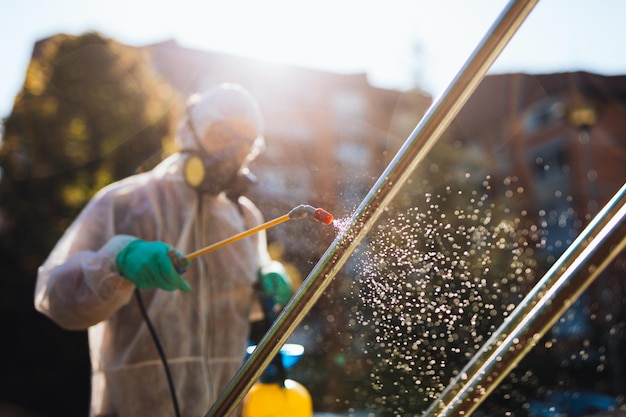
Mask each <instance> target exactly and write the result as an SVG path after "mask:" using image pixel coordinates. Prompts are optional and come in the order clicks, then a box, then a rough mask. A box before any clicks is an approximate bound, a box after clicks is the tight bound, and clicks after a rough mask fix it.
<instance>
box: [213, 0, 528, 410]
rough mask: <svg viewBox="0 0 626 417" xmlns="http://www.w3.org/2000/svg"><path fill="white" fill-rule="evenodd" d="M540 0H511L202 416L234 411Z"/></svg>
mask: <svg viewBox="0 0 626 417" xmlns="http://www.w3.org/2000/svg"><path fill="white" fill-rule="evenodd" d="M537 1H538V0H511V1H510V2H509V3H508V4H507V6H506V7H505V9H504V10H503V12H502V13H501V14H500V16H499V17H498V19H497V20H496V22H495V23H494V24H493V26H492V27H491V28H490V29H489V31H488V32H487V34H486V35H485V37H484V38H483V40H482V41H481V42H480V43H479V45H478V46H477V48H476V49H475V51H474V52H473V54H472V55H471V56H470V57H469V59H468V60H467V62H466V63H465V65H464V66H463V67H462V68H461V70H460V71H459V73H458V74H457V76H456V77H455V78H454V79H453V80H452V82H451V83H450V85H449V86H448V88H447V89H446V90H445V91H444V93H443V94H442V96H441V97H440V98H439V99H437V100H435V102H434V103H433V105H432V106H431V107H430V108H429V110H428V111H427V112H426V114H425V115H424V117H423V118H422V120H421V121H420V123H419V124H418V125H417V126H416V128H415V129H414V130H413V132H412V133H411V135H410V136H409V138H408V139H407V140H406V142H405V143H404V144H403V145H402V147H401V148H400V150H399V151H398V153H397V154H396V155H395V157H394V158H393V160H392V161H391V162H390V163H389V166H388V167H387V168H386V169H385V171H384V172H383V173H382V174H381V176H380V177H379V179H378V180H377V181H376V183H375V184H374V186H373V187H372V189H371V190H370V191H369V193H368V194H367V195H366V196H365V198H364V200H363V201H362V202H361V204H360V205H359V207H358V208H357V209H356V211H355V213H354V214H353V215H352V217H351V219H350V225H349V226H348V228H347V229H346V230H345V231H343V232H341V233H340V234H339V235H338V236H337V237H336V238H335V240H334V241H333V243H332V244H331V245H330V247H329V248H328V249H327V250H326V252H325V253H324V255H323V256H322V258H321V259H320V260H319V261H318V263H317V264H316V265H315V267H314V268H313V270H312V271H311V272H310V273H309V275H308V276H307V278H306V279H305V280H304V282H303V283H302V284H301V285H300V288H298V290H297V291H296V293H295V294H294V295H293V297H292V298H291V300H290V301H289V303H287V305H286V306H285V308H284V309H283V311H282V312H281V313H280V314H279V315H278V317H277V318H276V320H275V321H274V324H273V325H272V327H271V328H270V329H269V330H268V332H267V333H266V335H265V336H264V337H263V339H262V340H261V342H260V343H259V344H258V345H257V347H256V349H255V350H254V352H253V353H252V355H251V356H250V358H249V359H248V360H247V361H246V362H245V363H244V364H243V366H242V367H241V369H239V371H238V372H237V374H236V375H235V376H234V377H233V379H232V380H231V382H230V384H229V385H228V386H227V387H226V390H225V391H224V392H223V393H222V395H221V396H220V397H219V398H218V399H217V401H216V402H215V404H213V406H212V407H211V409H210V410H209V411H208V412H207V414H206V415H205V417H216V416H219V417H224V416H228V415H230V414H232V413H233V412H234V411H235V409H236V407H237V405H238V404H239V403H240V402H241V400H242V399H243V398H244V396H245V395H246V393H247V392H248V391H249V390H250V388H251V387H252V385H253V384H254V383H255V382H256V380H257V379H258V378H259V377H260V376H261V374H262V372H263V370H264V369H265V368H266V367H267V366H268V365H269V363H270V362H271V360H272V358H273V357H274V356H275V355H276V354H278V352H279V350H280V348H281V346H282V345H283V344H285V343H286V342H287V339H288V338H289V336H290V335H291V334H292V333H293V332H294V330H295V329H296V327H297V326H298V324H300V322H301V321H302V320H303V319H304V317H305V316H306V314H307V313H308V312H309V311H310V310H311V308H312V307H313V305H314V304H315V302H317V300H318V299H319V298H320V297H321V295H322V294H323V292H324V290H325V289H326V288H327V287H328V285H329V284H330V282H331V280H332V279H333V278H334V277H335V276H336V275H337V273H338V272H339V271H340V270H341V268H342V267H343V265H344V264H345V263H346V262H347V260H348V258H349V257H350V255H352V253H353V252H354V251H355V249H356V248H357V247H358V245H359V243H360V242H361V241H362V240H363V239H364V238H365V236H366V235H367V233H368V231H369V230H370V228H371V227H372V226H373V224H374V223H375V222H376V220H377V219H378V218H379V217H380V215H381V214H382V213H383V211H384V209H385V207H386V206H387V205H388V204H389V203H390V202H391V201H392V200H393V198H394V196H395V195H396V194H397V193H398V191H399V190H400V187H401V186H402V185H403V184H404V183H405V182H406V180H407V179H408V178H409V176H410V175H411V174H412V173H413V171H415V169H416V168H417V166H418V165H419V164H420V163H421V162H422V161H423V160H424V158H425V157H426V155H427V154H428V152H429V151H430V150H431V148H432V147H433V146H434V145H435V143H436V142H437V141H438V140H439V139H440V137H441V136H442V135H443V133H444V132H445V130H446V129H447V128H448V126H449V125H450V124H451V123H452V120H454V118H455V117H456V115H457V114H458V112H459V110H460V109H461V108H462V107H463V104H465V102H466V101H467V99H468V98H469V97H470V95H471V94H472V93H473V92H474V90H475V89H476V87H477V86H478V84H479V83H480V81H481V80H482V79H483V77H484V76H485V74H486V72H487V70H488V69H489V67H490V66H491V65H492V64H493V62H494V61H495V60H496V58H497V57H498V55H499V54H500V52H502V50H503V49H504V47H505V46H506V44H507V43H508V42H509V40H510V39H511V38H512V37H513V35H514V34H515V32H516V31H517V29H518V28H519V26H520V25H521V24H522V22H523V21H524V20H525V19H526V17H527V16H528V14H529V13H530V12H531V10H532V9H533V7H534V6H535V4H536V3H537Z"/></svg>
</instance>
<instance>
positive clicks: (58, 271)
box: [35, 84, 288, 417]
mask: <svg viewBox="0 0 626 417" xmlns="http://www.w3.org/2000/svg"><path fill="white" fill-rule="evenodd" d="M187 110H188V111H187V115H186V116H185V118H184V120H183V121H182V123H181V125H180V128H179V131H178V134H177V143H178V145H179V149H180V152H179V153H176V154H174V155H172V156H170V157H169V158H167V159H166V160H164V161H163V162H162V163H160V164H159V165H158V166H157V167H155V168H154V169H153V170H151V171H149V172H145V173H141V174H138V175H134V176H131V177H129V178H126V179H124V180H121V181H119V182H117V183H114V184H111V185H109V186H107V187H106V188H104V189H102V190H101V191H100V192H99V193H98V194H97V195H96V196H95V197H94V198H93V199H92V201H90V203H89V204H88V205H87V206H86V207H85V209H84V210H83V211H82V212H81V214H80V215H79V216H78V218H77V219H76V220H75V221H74V222H73V223H72V225H71V226H70V227H69V228H68V229H67V230H66V232H65V234H64V235H63V237H62V238H61V239H60V240H59V242H58V243H57V244H56V246H55V247H54V249H53V250H52V252H51V254H50V255H49V257H48V259H47V260H46V261H45V263H44V264H43V265H42V266H41V267H40V268H39V273H38V278H37V285H36V291H35V306H36V308H37V309H38V310H39V311H40V312H42V313H44V314H46V315H47V316H49V317H50V318H51V319H52V320H54V321H55V322H56V323H57V324H58V325H60V326H61V327H63V328H66V329H88V333H89V347H90V355H91V365H92V399H91V411H90V415H91V416H99V417H100V416H117V417H135V416H151V417H155V416H173V415H175V412H174V411H175V410H174V404H173V403H174V401H172V399H171V397H170V392H169V389H168V383H167V379H166V376H165V372H164V369H163V365H162V363H161V361H160V359H159V356H158V352H157V349H156V348H155V344H154V343H153V340H152V339H151V335H150V332H149V329H148V328H147V326H146V323H145V322H144V320H143V319H142V315H141V311H140V308H139V306H138V304H137V303H135V302H133V300H132V298H133V292H134V291H135V289H136V288H137V289H138V290H137V291H139V290H140V293H141V299H143V300H144V304H145V306H146V310H147V314H148V316H149V318H150V320H151V321H152V323H153V325H154V329H155V331H156V334H157V335H158V338H159V340H160V343H161V345H162V348H163V351H164V352H165V354H166V356H167V361H168V364H169V368H170V370H171V375H172V382H173V385H174V386H175V390H176V392H177V397H178V399H179V404H180V413H181V415H182V416H187V417H197V416H202V415H204V414H205V413H206V412H207V410H208V409H209V408H210V406H211V405H212V404H213V403H214V401H215V400H216V399H217V396H219V395H220V393H221V392H222V391H223V390H224V389H225V387H226V385H227V384H228V382H229V381H230V380H231V378H232V377H233V376H234V374H235V373H236V371H237V370H238V369H239V368H240V366H241V364H242V361H243V358H244V356H245V349H246V344H247V337H248V330H249V313H250V306H251V305H252V304H253V300H254V298H255V294H254V289H253V286H254V283H255V281H257V276H258V275H257V274H258V273H259V270H260V268H262V267H263V266H264V265H267V264H269V263H270V262H272V261H271V260H270V257H269V255H268V253H267V248H266V240H265V234H264V233H263V232H261V233H258V234H255V235H252V236H250V237H248V238H246V239H242V240H239V241H237V242H234V243H232V244H230V245H227V246H224V247H222V248H220V249H218V250H216V251H213V252H209V253H208V254H206V255H204V256H202V257H199V258H196V259H194V260H193V262H187V263H186V265H185V266H186V268H187V269H186V271H185V272H184V273H183V271H182V269H181V268H178V269H176V268H175V266H174V264H173V262H172V259H171V258H172V254H174V253H175V254H176V255H177V256H178V257H180V256H182V255H181V254H182V253H191V252H193V251H195V250H197V249H199V248H203V247H206V246H208V245H210V244H213V243H215V242H218V241H221V240H223V239H226V238H228V237H231V236H233V235H236V234H238V233H240V232H242V231H244V230H247V229H249V228H251V227H255V226H257V225H259V224H261V223H262V217H261V214H260V212H259V210H258V209H257V208H256V207H255V206H254V204H253V203H252V202H251V201H250V200H248V199H247V198H245V197H237V196H234V197H233V196H232V195H231V194H230V192H231V191H232V190H233V189H236V188H237V187H238V181H240V180H241V179H242V177H243V174H244V173H245V171H246V164H247V163H248V161H250V160H251V159H252V158H253V157H254V156H255V155H256V154H257V153H258V151H259V149H260V148H261V147H262V145H263V136H262V128H263V126H262V124H263V122H262V117H261V113H260V111H259V108H258V105H257V103H256V102H255V100H254V99H253V98H252V97H251V96H250V94H249V93H248V92H247V91H246V90H244V89H243V88H241V87H240V86H237V85H232V84H222V85H219V86H217V87H215V88H213V89H210V90H208V91H207V92H206V93H204V94H202V95H200V96H196V97H193V98H192V99H191V100H190V103H189V106H188V108H187ZM174 248H175V250H174ZM181 274H182V275H181ZM285 279H286V280H288V278H287V277H285Z"/></svg>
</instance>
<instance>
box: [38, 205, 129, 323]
mask: <svg viewBox="0 0 626 417" xmlns="http://www.w3.org/2000/svg"><path fill="white" fill-rule="evenodd" d="M109 204H110V203H109V201H108V199H107V198H106V197H105V196H103V195H100V194H99V195H97V196H96V197H94V199H93V200H92V201H91V202H90V203H89V204H88V205H87V207H85V209H84V210H83V212H82V213H81V214H80V215H79V216H78V218H77V219H76V220H75V221H74V222H73V223H72V225H71V226H70V227H69V228H68V229H67V230H66V232H65V234H64V235H63V237H62V238H61V239H60V240H59V242H58V243H57V244H56V246H55V247H54V249H53V250H52V252H51V253H50V255H49V256H48V259H46V261H45V262H44V264H43V265H42V266H41V267H40V268H39V271H38V274H37V285H36V288H35V308H36V309H37V310H38V311H40V312H42V313H43V314H45V315H47V316H48V317H50V318H51V319H52V320H53V321H54V322H56V323H57V324H58V325H59V326H61V327H63V328H66V329H70V330H82V329H86V328H87V327H89V326H92V325H94V324H96V323H98V322H100V321H102V320H105V319H107V318H108V317H110V316H111V315H113V314H114V313H115V312H116V311H117V310H118V309H119V308H120V307H122V306H123V305H125V304H126V303H128V301H129V300H130V298H131V297H132V293H133V290H134V286H133V284H132V283H131V282H130V281H128V280H125V279H124V278H122V277H121V276H120V275H119V274H118V273H117V269H116V265H115V259H116V257H117V254H118V253H119V251H121V250H122V249H123V248H124V247H125V246H126V245H127V244H128V243H129V242H130V241H132V240H133V239H135V238H134V237H132V236H125V235H118V236H112V230H113V225H112V224H111V222H112V220H111V218H112V216H111V215H110V210H109Z"/></svg>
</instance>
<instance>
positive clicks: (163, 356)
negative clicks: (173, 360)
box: [135, 288, 181, 417]
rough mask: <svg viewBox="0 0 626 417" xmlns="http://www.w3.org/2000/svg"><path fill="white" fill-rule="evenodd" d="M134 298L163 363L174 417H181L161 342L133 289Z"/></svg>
mask: <svg viewBox="0 0 626 417" xmlns="http://www.w3.org/2000/svg"><path fill="white" fill-rule="evenodd" d="M135 298H136V299H137V304H138V305H139V309H140V310H141V315H142V316H143V319H144V321H145V322H146V326H148V330H150V335H151V336H152V340H154V345H155V346H156V348H157V350H158V351H159V357H160V358H161V362H163V369H164V370H165V376H167V383H168V385H169V388H170V395H171V397H172V404H173V405H174V412H175V413H176V417H181V414H180V407H179V406H178V399H177V398H176V389H175V388H174V380H173V379H172V373H171V372H170V367H169V365H168V364H167V357H166V356H165V352H164V351H163V346H161V342H160V341H159V338H158V336H157V334H156V331H155V330H154V326H153V325H152V322H151V321H150V318H149V317H148V313H147V312H146V307H145V306H144V304H143V299H142V298H141V293H140V292H139V289H138V288H135Z"/></svg>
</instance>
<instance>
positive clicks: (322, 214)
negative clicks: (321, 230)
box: [313, 208, 334, 224]
mask: <svg viewBox="0 0 626 417" xmlns="http://www.w3.org/2000/svg"><path fill="white" fill-rule="evenodd" d="M333 219H334V217H333V215H332V214H330V213H329V212H327V211H326V210H324V209H322V208H316V209H315V212H314V213H313V220H315V221H317V222H320V223H323V224H331V223H332V222H333Z"/></svg>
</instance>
